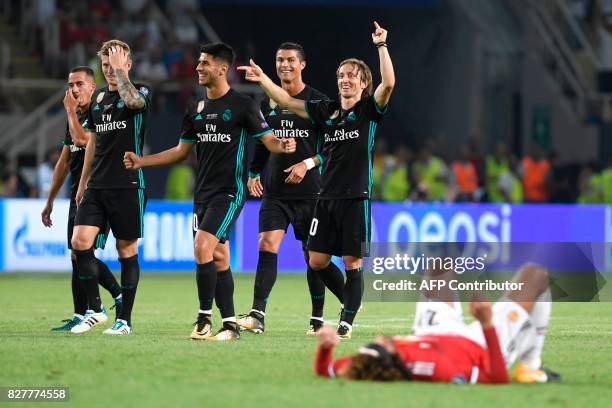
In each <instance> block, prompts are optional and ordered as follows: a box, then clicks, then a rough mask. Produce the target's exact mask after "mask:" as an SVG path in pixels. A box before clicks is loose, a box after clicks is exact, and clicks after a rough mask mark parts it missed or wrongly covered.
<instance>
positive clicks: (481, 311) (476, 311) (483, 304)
mask: <svg viewBox="0 0 612 408" xmlns="http://www.w3.org/2000/svg"><path fill="white" fill-rule="evenodd" d="M470 313H471V314H472V316H474V317H475V318H476V319H477V320H478V321H479V322H480V324H481V325H482V327H483V328H488V327H492V326H493V307H492V306H491V302H488V301H472V302H470Z"/></svg>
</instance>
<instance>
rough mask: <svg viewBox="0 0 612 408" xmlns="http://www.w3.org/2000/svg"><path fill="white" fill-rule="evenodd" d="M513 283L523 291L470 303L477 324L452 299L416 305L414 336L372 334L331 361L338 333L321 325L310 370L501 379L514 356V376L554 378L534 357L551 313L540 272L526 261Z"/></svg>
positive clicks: (377, 376)
mask: <svg viewBox="0 0 612 408" xmlns="http://www.w3.org/2000/svg"><path fill="white" fill-rule="evenodd" d="M514 281H515V282H519V283H523V285H522V287H524V288H525V289H523V290H521V291H513V292H509V293H507V294H506V295H505V297H504V298H503V299H502V300H501V301H500V302H498V303H496V304H495V305H494V306H493V307H491V304H490V303H489V302H472V303H471V304H470V312H471V313H472V315H473V316H474V317H475V318H476V319H477V322H474V323H471V324H470V325H466V324H465V323H464V322H463V318H462V317H461V311H460V309H459V310H457V309H456V308H455V307H454V304H453V302H441V301H426V302H419V303H418V304H417V314H416V316H415V324H414V332H415V334H416V336H410V337H394V338H388V337H378V338H376V339H375V341H374V343H371V344H369V345H368V346H366V347H365V348H362V349H360V351H359V353H358V354H356V355H353V356H349V357H344V358H340V359H338V360H336V361H332V349H333V346H334V345H335V344H337V343H338V341H339V338H338V336H337V334H336V333H334V332H333V331H331V330H325V329H323V330H321V331H320V334H319V346H318V349H317V355H316V358H315V371H316V373H317V374H318V375H320V376H324V377H340V378H345V379H354V380H373V381H394V380H414V381H437V382H453V383H459V384H463V383H468V382H469V383H472V384H473V383H490V384H505V383H508V382H509V375H508V369H509V368H510V367H511V366H512V365H513V363H514V362H515V361H517V360H518V361H519V363H518V364H517V366H516V368H515V371H514V380H515V381H517V382H522V383H535V382H550V381H558V380H560V378H561V377H560V375H559V374H557V373H555V372H553V371H550V370H547V369H545V368H542V367H541V364H542V361H541V358H540V356H541V353H542V349H543V347H544V337H543V332H544V331H545V328H546V326H547V324H548V320H549V318H550V310H551V308H550V290H549V289H548V274H547V272H546V270H545V269H544V268H542V267H541V266H539V265H535V264H528V265H525V266H524V267H522V268H521V269H520V270H519V272H518V273H517V274H516V276H515V279H514ZM430 300H431V299H430Z"/></svg>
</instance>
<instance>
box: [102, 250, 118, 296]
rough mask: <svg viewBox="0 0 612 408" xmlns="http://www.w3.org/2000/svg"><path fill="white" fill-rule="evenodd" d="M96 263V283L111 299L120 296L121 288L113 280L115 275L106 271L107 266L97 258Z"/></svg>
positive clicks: (115, 280)
mask: <svg viewBox="0 0 612 408" xmlns="http://www.w3.org/2000/svg"><path fill="white" fill-rule="evenodd" d="M96 262H97V263H98V281H99V282H100V285H101V286H102V287H103V288H104V289H106V290H107V291H108V293H110V294H111V296H112V297H113V298H116V297H117V296H119V295H120V294H121V286H119V283H118V282H117V279H115V275H113V273H112V272H111V271H110V269H108V266H106V264H105V263H104V262H102V261H101V260H99V259H98V258H96Z"/></svg>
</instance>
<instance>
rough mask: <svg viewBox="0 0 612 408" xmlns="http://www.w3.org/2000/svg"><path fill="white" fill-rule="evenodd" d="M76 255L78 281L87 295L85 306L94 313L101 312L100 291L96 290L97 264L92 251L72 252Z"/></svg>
mask: <svg viewBox="0 0 612 408" xmlns="http://www.w3.org/2000/svg"><path fill="white" fill-rule="evenodd" d="M74 254H75V255H76V262H77V268H78V270H79V279H80V281H81V282H82V283H83V286H84V287H85V292H86V293H87V304H88V305H89V308H90V309H91V310H93V311H94V312H96V313H99V312H101V311H102V300H101V299H100V289H99V288H98V264H97V263H96V257H95V256H94V251H93V249H91V248H90V249H86V250H85V251H77V250H75V251H74Z"/></svg>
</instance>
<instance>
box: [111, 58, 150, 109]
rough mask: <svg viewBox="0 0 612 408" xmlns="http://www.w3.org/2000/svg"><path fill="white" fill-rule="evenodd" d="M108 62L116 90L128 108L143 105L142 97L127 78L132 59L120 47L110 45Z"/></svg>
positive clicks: (142, 106) (138, 107) (137, 107)
mask: <svg viewBox="0 0 612 408" xmlns="http://www.w3.org/2000/svg"><path fill="white" fill-rule="evenodd" d="M108 62H109V63H110V65H111V67H112V68H113V70H114V71H115V75H116V77H117V91H118V92H119V96H121V99H123V102H124V103H125V106H127V107H128V108H129V109H142V108H144V106H145V100H144V97H143V96H142V95H141V94H140V93H139V92H138V91H137V90H136V88H135V87H134V85H132V83H131V82H130V79H129V78H128V71H129V69H130V67H131V66H132V60H131V59H130V57H129V55H128V54H127V53H126V52H125V50H124V49H123V48H121V47H111V48H110V49H109V50H108Z"/></svg>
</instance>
